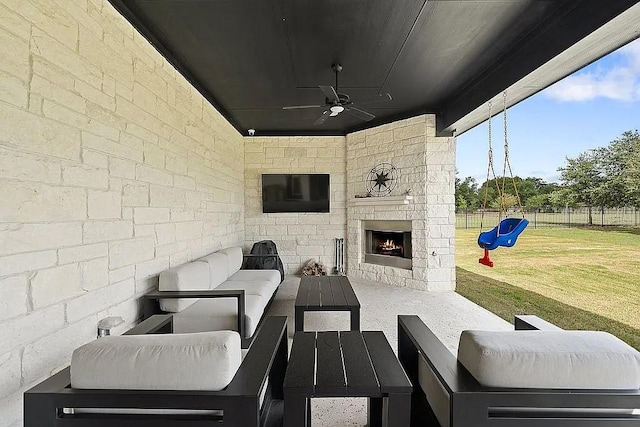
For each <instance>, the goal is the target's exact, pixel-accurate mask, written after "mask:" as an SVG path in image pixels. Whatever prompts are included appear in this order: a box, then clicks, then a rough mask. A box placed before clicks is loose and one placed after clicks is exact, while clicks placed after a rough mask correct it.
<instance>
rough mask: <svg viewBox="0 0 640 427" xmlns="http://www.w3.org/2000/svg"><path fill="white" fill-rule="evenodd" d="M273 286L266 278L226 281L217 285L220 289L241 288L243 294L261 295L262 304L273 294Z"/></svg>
mask: <svg viewBox="0 0 640 427" xmlns="http://www.w3.org/2000/svg"><path fill="white" fill-rule="evenodd" d="M277 287H278V285H276V286H275V287H274V286H273V282H268V281H266V280H260V281H258V280H255V281H251V282H240V281H233V282H232V281H229V280H228V281H226V282H224V283H223V284H222V285H220V286H218V289H220V290H235V289H242V290H244V294H245V296H247V295H259V296H260V297H262V299H263V301H264V304H265V305H266V304H267V303H269V300H270V299H271V297H272V296H273V292H274V290H275V288H277Z"/></svg>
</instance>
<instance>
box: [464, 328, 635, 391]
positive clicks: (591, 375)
mask: <svg viewBox="0 0 640 427" xmlns="http://www.w3.org/2000/svg"><path fill="white" fill-rule="evenodd" d="M458 360H459V361H460V362H461V363H462V365H464V367H465V368H466V369H467V370H468V371H469V372H470V373H471V375H473V376H474V377H475V378H476V380H478V382H479V383H481V384H483V385H485V386H488V387H516V388H552V389H623V390H629V389H638V388H640V353H639V352H638V351H637V350H635V349H633V348H632V347H630V346H629V345H627V344H626V343H624V342H623V341H622V340H620V339H618V338H616V337H615V336H613V335H611V334H609V333H606V332H596V331H463V332H462V335H461V336H460V344H459V346H458Z"/></svg>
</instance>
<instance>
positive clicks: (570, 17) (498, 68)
mask: <svg viewBox="0 0 640 427" xmlns="http://www.w3.org/2000/svg"><path fill="white" fill-rule="evenodd" d="M585 3H587V5H586V6H585ZM636 3H638V1H637V0H616V1H615V2H607V3H606V5H605V4H603V2H602V1H601V0H585V1H573V0H567V1H565V2H564V4H563V5H562V6H560V7H559V9H558V13H557V14H556V16H555V18H554V19H552V20H550V21H548V22H547V23H545V24H543V25H542V26H541V27H539V28H538V29H536V30H535V31H534V32H533V33H532V34H529V36H528V37H526V38H525V39H523V40H522V41H521V42H520V43H519V44H518V45H516V46H515V47H514V48H513V49H512V50H511V51H510V52H507V53H506V54H505V55H503V56H502V57H501V58H500V59H499V60H498V61H497V62H496V63H495V64H493V65H492V66H491V67H489V69H487V70H486V72H485V73H482V74H479V77H478V78H476V79H475V80H473V81H472V82H471V83H469V84H468V85H467V86H465V87H464V88H463V89H462V90H461V91H460V92H459V93H458V94H457V95H455V96H453V97H451V98H450V100H449V101H448V102H447V103H446V104H445V105H443V108H442V111H441V114H440V115H439V117H438V119H439V120H438V122H437V126H436V132H437V134H438V135H442V136H444V135H445V134H446V132H450V131H455V129H450V128H449V127H450V126H451V125H453V124H454V123H455V122H456V121H458V120H459V119H461V118H462V117H464V116H465V115H467V114H468V113H470V112H471V111H473V110H475V109H476V108H477V107H479V106H480V105H482V104H483V103H485V102H487V101H488V100H489V99H491V98H493V97H494V96H496V95H498V94H499V93H501V92H502V91H504V90H505V89H506V88H508V87H509V86H511V85H513V84H514V83H516V82H518V81H519V80H521V79H522V78H523V77H525V76H526V75H527V74H529V73H530V72H531V71H533V70H535V69H537V68H539V67H540V66H542V65H543V64H545V63H546V62H548V61H550V60H551V59H553V58H554V57H556V56H557V55H559V54H560V53H562V52H563V51H565V50H567V49H569V48H570V47H571V46H573V45H574V44H576V43H577V42H579V41H580V40H582V39H583V38H585V37H586V36H588V35H589V34H591V33H592V32H594V31H595V30H597V29H598V28H600V27H601V26H603V25H604V24H606V23H607V22H609V21H610V20H612V19H613V18H615V17H616V16H618V15H620V14H621V13H623V12H624V11H626V10H627V9H629V8H630V7H632V6H634V5H635V4H636Z"/></svg>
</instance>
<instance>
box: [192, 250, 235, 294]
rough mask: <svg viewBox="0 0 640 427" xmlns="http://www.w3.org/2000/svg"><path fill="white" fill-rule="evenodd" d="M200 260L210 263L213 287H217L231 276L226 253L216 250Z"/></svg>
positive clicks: (211, 284)
mask: <svg viewBox="0 0 640 427" xmlns="http://www.w3.org/2000/svg"><path fill="white" fill-rule="evenodd" d="M198 261H204V262H206V263H207V264H209V277H210V280H211V283H210V286H211V289H215V288H217V287H218V285H220V284H221V283H222V282H224V281H225V280H227V277H229V261H228V257H227V255H226V254H221V253H218V252H214V253H212V254H210V255H207V256H206V257H203V258H200V259H199V260H198Z"/></svg>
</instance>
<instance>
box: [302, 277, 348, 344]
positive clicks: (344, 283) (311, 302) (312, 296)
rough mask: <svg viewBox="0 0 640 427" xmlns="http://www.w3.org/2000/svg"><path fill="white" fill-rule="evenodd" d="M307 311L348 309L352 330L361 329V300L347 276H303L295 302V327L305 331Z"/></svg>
mask: <svg viewBox="0 0 640 427" xmlns="http://www.w3.org/2000/svg"><path fill="white" fill-rule="evenodd" d="M306 311H348V312H349V313H350V314H351V330H352V331H357V330H359V329H360V302H359V301H358V298H357V297H356V294H355V292H354V291H353V287H352V286H351V283H350V282H349V279H347V277H346V276H303V277H302V279H300V286H299V287H298V294H297V296H296V302H295V316H296V318H295V328H296V332H297V331H304V313H305V312H306Z"/></svg>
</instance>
